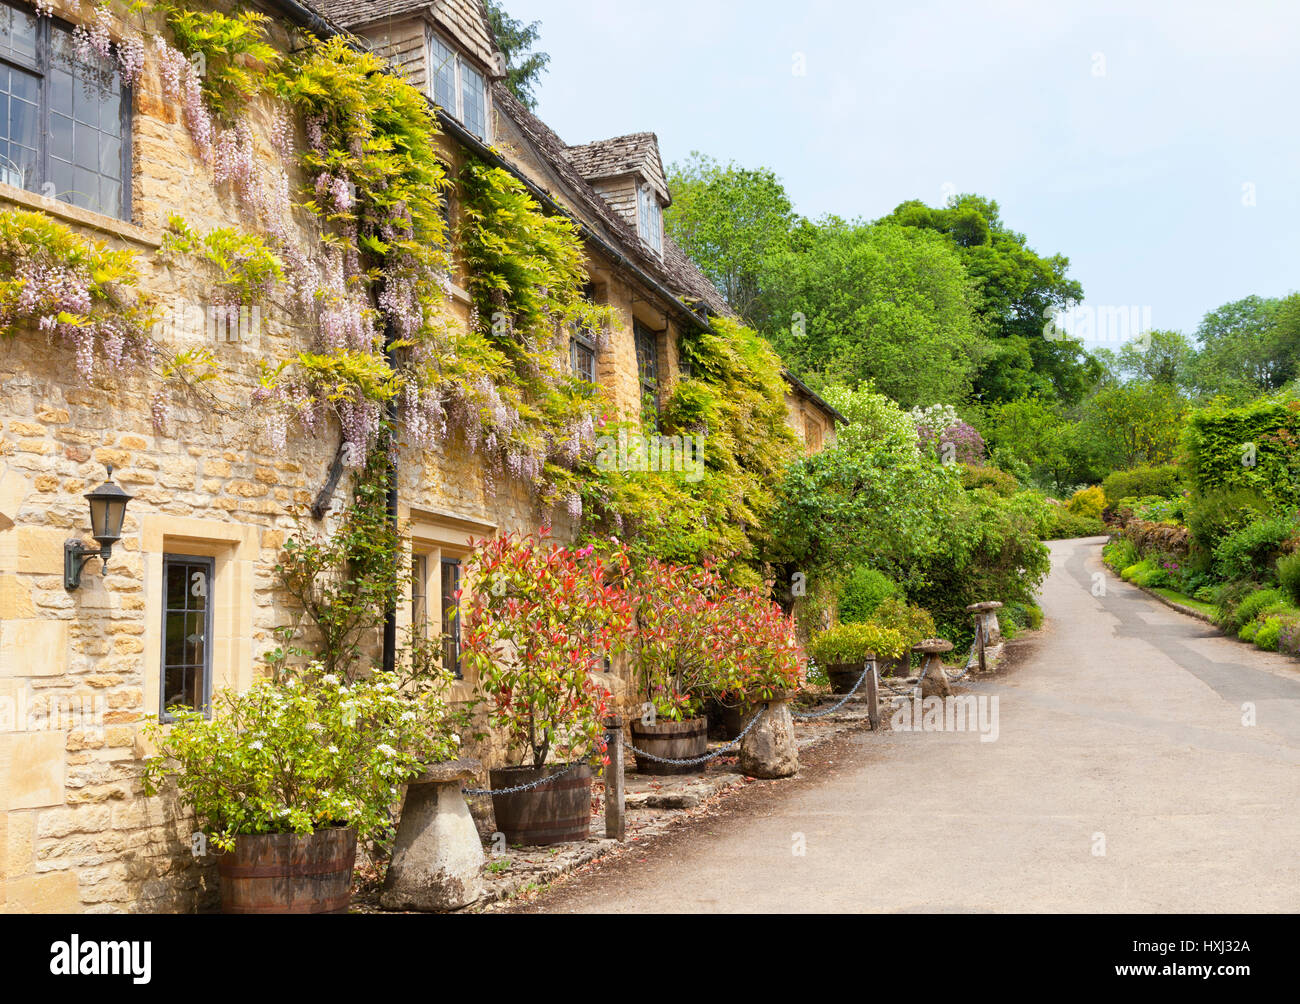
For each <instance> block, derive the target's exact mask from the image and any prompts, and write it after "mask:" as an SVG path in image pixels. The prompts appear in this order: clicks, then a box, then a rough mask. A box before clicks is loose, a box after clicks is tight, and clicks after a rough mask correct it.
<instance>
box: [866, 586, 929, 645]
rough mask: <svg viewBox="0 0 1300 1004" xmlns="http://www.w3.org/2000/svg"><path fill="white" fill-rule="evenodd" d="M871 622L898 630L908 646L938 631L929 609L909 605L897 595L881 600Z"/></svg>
mask: <svg viewBox="0 0 1300 1004" xmlns="http://www.w3.org/2000/svg"><path fill="white" fill-rule="evenodd" d="M871 623H872V624H873V625H874V626H876V627H878V628H882V629H884V630H887V631H897V632H898V634H899V635H900V636H901V637H902V639H903V642H904V644H905V645H906V646H907V648H911V647H912V646H913V645H915V644H917V643H918V642H921V641H925V640H926V639H927V638H933V637H934V636H935V635H936V634H937V633H938V628H936V627H935V624H934V618H933V617H931V616H930V613H929V611H927V610H923V609H922V608H921V607H917V606H909V605H908V604H906V603H904V602H903V601H902V600H901V599H899V598H898V597H897V596H887V597H885V598H884V599H883V600H881V601H880V603H879V604H878V605H877V607H876V609H875V612H874V613H873V614H872V615H871Z"/></svg>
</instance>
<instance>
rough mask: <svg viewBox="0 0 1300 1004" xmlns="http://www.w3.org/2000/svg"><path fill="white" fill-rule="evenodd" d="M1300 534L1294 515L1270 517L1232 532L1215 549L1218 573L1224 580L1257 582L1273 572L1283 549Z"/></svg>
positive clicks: (1215, 569) (1215, 564)
mask: <svg viewBox="0 0 1300 1004" xmlns="http://www.w3.org/2000/svg"><path fill="white" fill-rule="evenodd" d="M1295 532H1296V520H1295V516H1294V515H1286V516H1268V517H1265V518H1264V519H1257V520H1254V521H1252V522H1250V523H1247V524H1246V525H1245V526H1243V527H1240V528H1238V529H1236V530H1233V531H1231V532H1230V533H1228V534H1227V535H1226V536H1224V537H1223V538H1222V539H1221V540H1220V541H1219V543H1218V546H1216V547H1215V548H1214V571H1215V573H1216V574H1217V575H1219V576H1220V577H1221V578H1223V579H1247V578H1256V577H1257V576H1258V573H1259V572H1260V571H1261V570H1262V571H1264V572H1265V574H1267V573H1268V571H1269V570H1271V569H1272V568H1273V567H1274V565H1275V563H1276V560H1277V557H1278V555H1279V553H1280V552H1281V550H1282V545H1283V544H1284V543H1285V542H1286V541H1287V540H1288V539H1290V537H1291V536H1292V535H1293V534H1294V533H1295Z"/></svg>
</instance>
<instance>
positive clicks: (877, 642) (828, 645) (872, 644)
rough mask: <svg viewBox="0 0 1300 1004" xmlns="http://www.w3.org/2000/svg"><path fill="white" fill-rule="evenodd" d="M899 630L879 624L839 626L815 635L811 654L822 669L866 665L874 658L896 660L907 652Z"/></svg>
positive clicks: (809, 651)
mask: <svg viewBox="0 0 1300 1004" xmlns="http://www.w3.org/2000/svg"><path fill="white" fill-rule="evenodd" d="M907 649H908V646H907V645H905V644H904V643H903V638H902V636H901V635H900V634H899V633H898V632H897V631H891V630H890V629H888V628H882V627H879V626H877V625H875V624H836V625H835V626H834V627H832V628H829V629H828V630H826V631H822V632H821V633H820V634H817V635H814V636H813V639H812V641H811V642H810V643H809V645H808V654H809V655H810V656H812V658H813V660H814V661H815V662H816V663H818V664H819V665H821V666H840V665H846V664H848V663H859V662H865V661H866V660H867V659H868V658H870V657H871V656H873V655H875V656H879V657H880V658H882V659H894V658H897V657H898V656H900V655H902V654H903V653H904V652H906V651H907Z"/></svg>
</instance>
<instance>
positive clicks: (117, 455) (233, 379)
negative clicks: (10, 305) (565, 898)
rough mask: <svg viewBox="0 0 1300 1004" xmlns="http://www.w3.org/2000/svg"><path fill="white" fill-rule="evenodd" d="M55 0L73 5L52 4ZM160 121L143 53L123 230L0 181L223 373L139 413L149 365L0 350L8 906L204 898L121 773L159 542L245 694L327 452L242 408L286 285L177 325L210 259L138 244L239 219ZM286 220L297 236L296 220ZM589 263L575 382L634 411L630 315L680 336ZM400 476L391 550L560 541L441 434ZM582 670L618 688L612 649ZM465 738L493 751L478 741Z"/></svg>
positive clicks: (2, 760)
mask: <svg viewBox="0 0 1300 1004" xmlns="http://www.w3.org/2000/svg"><path fill="white" fill-rule="evenodd" d="M56 6H57V7H58V8H59V10H60V11H61V12H63V13H64V14H65V15H66V16H68V17H69V19H72V17H73V15H72V13H71V10H72V6H71V4H70V3H63V4H56ZM87 9H88V8H87ZM280 42H281V44H284V43H285V42H286V39H285V37H284V36H281V37H280ZM179 115H180V108H179V107H177V105H176V104H175V103H174V102H171V101H169V100H167V99H166V98H165V97H164V95H163V93H162V88H161V81H160V77H159V72H158V65H157V60H156V58H155V56H154V52H153V50H152V48H151V49H150V50H149V57H148V58H147V60H146V65H145V71H144V75H143V78H142V80H141V81H140V83H139V84H138V86H137V87H136V89H135V95H134V115H133V118H132V134H133V137H132V138H133V143H134V175H133V179H132V183H133V191H134V198H133V211H134V219H133V220H132V221H130V222H121V221H117V220H112V219H109V218H107V217H102V216H98V215H96V214H93V213H88V212H84V211H81V210H76V209H73V208H71V207H68V206H64V205H62V204H61V203H53V202H51V201H49V200H43V199H39V198H37V197H35V196H32V195H30V194H28V193H25V192H22V191H19V190H17V189H14V188H11V187H9V186H5V185H0V207H3V208H10V207H14V206H17V207H21V208H28V209H40V210H43V211H46V212H49V213H51V214H52V215H54V216H56V217H58V218H59V219H61V220H62V221H64V222H66V223H67V224H68V225H70V226H72V227H73V228H74V229H76V230H78V231H80V232H82V233H84V234H86V235H87V236H91V237H94V238H96V239H102V240H105V241H107V242H109V243H110V244H112V245H115V246H119V247H127V248H130V249H132V250H133V251H135V252H137V254H138V255H139V257H140V260H141V269H142V281H141V284H140V285H141V288H142V290H143V291H145V292H147V293H149V294H151V295H152V296H154V297H156V298H157V299H158V301H159V302H160V304H161V305H162V306H163V307H164V309H165V310H166V311H167V312H168V316H169V317H170V318H172V319H173V323H169V324H168V325H166V326H165V327H164V328H163V329H161V331H160V333H159V338H160V340H161V341H163V342H164V343H167V344H168V345H169V349H168V351H176V350H179V349H183V348H186V347H192V346H199V345H204V346H206V347H208V348H210V349H211V350H212V351H213V352H214V353H215V355H216V357H217V360H218V362H219V367H220V371H221V375H222V382H221V383H220V384H219V385H217V386H216V387H215V388H213V389H209V390H196V391H193V392H181V391H177V392H175V393H174V394H173V396H172V400H171V406H170V414H169V415H168V416H167V417H166V420H165V421H164V422H163V423H162V426H161V428H158V427H155V424H154V419H153V409H154V403H155V402H154V395H155V393H156V392H157V390H158V388H159V386H160V383H159V380H158V377H157V374H149V373H139V372H127V373H123V374H118V375H113V374H109V373H97V374H96V375H95V376H94V378H93V379H91V380H90V381H84V380H82V379H81V378H79V377H78V376H77V374H76V369H75V366H74V365H73V362H72V359H71V352H70V350H69V349H68V348H67V347H66V346H64V345H63V344H62V343H60V342H57V341H56V342H51V341H49V340H48V339H47V338H46V337H45V336H44V335H41V334H38V333H36V332H31V331H29V332H20V333H18V334H17V336H16V337H14V338H12V339H9V340H6V342H5V343H4V344H3V351H0V910H4V911H8V912H31V911H60V912H62V911H92V912H109V911H187V910H195V909H201V908H205V907H207V906H210V905H211V904H212V902H213V895H214V888H215V876H214V874H213V868H212V864H211V859H200V858H196V857H195V856H194V854H193V853H192V852H191V837H192V834H193V831H194V825H193V822H192V820H190V819H188V818H185V815H184V814H183V813H181V812H180V811H178V808H177V805H176V803H175V801H174V799H171V798H169V797H166V796H160V797H158V798H153V799H148V798H145V797H144V795H143V792H142V789H141V785H140V782H139V774H140V769H141V764H142V759H143V757H145V756H146V755H147V754H148V752H149V750H148V748H147V744H146V743H145V741H144V740H143V738H142V736H141V734H140V731H139V730H140V727H141V725H142V724H143V723H144V722H145V721H147V720H149V719H151V718H153V717H155V716H156V715H157V713H158V710H159V703H160V690H161V684H160V673H161V659H162V657H161V648H162V646H161V635H162V620H163V616H162V606H163V598H162V589H163V583H162V572H163V555H164V554H166V553H179V554H186V555H199V556H205V557H210V558H211V559H212V560H213V562H214V568H215V574H214V580H213V596H212V605H213V609H214V624H213V628H214V636H215V637H214V638H213V639H212V647H213V676H214V680H213V689H214V690H215V689H219V688H221V687H230V688H235V689H243V688H246V687H248V686H249V685H250V684H251V683H252V682H253V681H254V680H255V679H256V678H257V677H258V675H259V674H260V673H261V672H262V657H263V655H264V653H265V652H267V651H268V650H270V649H272V648H274V647H276V644H277V643H276V640H275V638H274V636H273V633H272V632H273V630H274V629H275V628H276V627H277V626H280V625H283V624H285V623H287V622H289V620H290V619H291V617H292V612H291V610H290V609H289V606H288V603H287V598H286V597H285V596H284V595H283V593H282V592H281V591H280V590H279V588H278V586H277V581H276V576H275V572H274V566H275V563H276V561H277V557H278V555H279V553H280V549H281V547H282V545H283V543H284V541H285V539H286V536H287V535H288V534H291V533H292V532H293V531H294V528H295V526H296V524H295V521H294V518H293V517H292V516H291V515H290V512H289V508H290V507H291V506H295V505H296V506H303V505H305V504H307V503H309V502H310V501H311V500H312V499H313V498H314V497H315V496H316V494H317V492H318V491H319V490H320V488H321V486H322V484H323V483H324V481H325V479H326V475H327V471H328V469H329V466H330V464H331V461H332V460H333V458H334V455H335V452H336V450H337V444H338V435H339V433H338V430H337V428H336V427H331V428H327V429H321V430H317V433H316V434H313V435H309V434H306V433H304V432H303V431H302V430H299V429H291V430H290V440H289V443H288V447H287V449H284V450H281V451H277V450H274V449H272V447H271V446H270V443H269V441H268V439H267V436H266V433H265V430H264V429H263V427H262V423H261V422H260V420H259V416H258V415H257V414H256V411H255V409H254V408H252V407H251V406H250V404H249V402H250V401H251V399H252V395H253V391H254V390H255V388H256V386H257V380H258V373H259V370H258V362H259V360H260V359H264V358H266V359H284V358H288V357H289V356H291V355H292V354H293V353H294V352H296V351H299V350H302V349H311V348H313V339H314V337H315V332H314V326H313V325H311V324H307V323H304V321H303V318H302V315H301V312H300V311H298V310H297V309H295V307H294V306H293V305H292V304H291V303H289V302H287V299H285V298H284V297H280V298H278V299H273V300H272V301H269V302H267V303H265V304H263V305H261V306H262V310H261V326H260V330H259V331H258V332H256V333H255V335H254V336H253V337H251V338H248V339H245V340H243V341H240V342H234V343H231V342H221V343H217V344H212V343H211V340H210V339H208V338H207V336H206V334H205V332H204V331H203V327H202V325H201V324H200V325H199V326H198V328H197V329H195V328H194V327H193V326H189V325H187V324H186V323H184V318H186V317H189V316H193V315H194V314H195V313H196V312H197V313H198V314H199V315H200V316H201V314H202V311H203V309H204V308H205V307H206V296H207V291H208V290H209V289H210V288H211V286H212V275H211V274H210V273H209V272H208V271H206V266H204V265H203V264H202V263H195V262H174V263H172V264H171V265H166V264H164V263H163V262H162V261H161V260H160V259H159V257H158V255H157V251H158V248H159V246H160V242H161V230H162V228H163V226H164V225H165V222H166V220H167V217H168V216H169V215H170V214H172V213H180V214H182V215H183V216H185V218H186V219H187V220H188V221H189V222H190V223H191V224H192V225H193V226H194V227H195V228H196V229H198V230H200V231H206V230H209V229H212V228H215V227H220V226H236V227H242V228H245V229H255V225H254V224H250V222H249V219H248V214H247V212H246V211H245V210H244V209H243V208H241V205H240V203H239V200H238V197H237V196H236V195H235V193H233V192H231V191H228V190H218V189H217V188H215V187H214V185H213V182H212V175H211V171H210V169H209V168H208V167H207V166H205V165H204V164H203V163H202V162H201V160H200V159H199V156H198V152H197V150H196V148H195V146H194V143H193V141H192V140H191V137H190V135H189V132H188V130H187V128H186V126H185V125H184V123H183V122H182V121H181V120H180V118H179ZM250 122H251V124H252V127H253V132H254V137H255V141H256V146H257V153H258V159H259V162H260V163H261V164H262V165H264V167H265V168H266V170H267V171H268V173H270V172H272V171H278V170H279V168H280V166H281V161H280V159H279V157H278V155H277V154H276V153H274V152H273V148H272V144H271V139H270V137H271V124H272V116H271V113H270V109H269V107H259V108H256V109H255V110H254V111H253V113H252V114H251V115H250ZM447 152H448V154H449V155H450V156H451V157H452V158H453V159H456V158H457V157H458V156H459V153H458V151H455V150H453V149H450V148H449V149H448V151H447ZM286 166H287V167H289V169H290V173H291V178H292V180H293V182H294V185H295V188H296V187H297V184H298V181H299V179H298V178H297V177H296V176H295V175H294V172H293V169H292V167H291V166H288V165H286ZM296 223H297V227H298V231H299V233H300V236H301V239H302V241H303V242H304V244H305V245H307V246H314V243H315V242H316V241H317V240H318V235H317V233H316V231H315V229H314V225H313V223H312V221H311V220H310V219H308V218H305V217H304V218H299V219H297V220H296ZM590 269H591V273H592V277H593V281H594V282H595V283H596V284H597V286H598V290H599V292H600V295H601V297H602V299H604V300H605V302H608V303H609V304H610V305H611V306H613V307H614V311H615V316H616V321H615V323H614V324H613V325H612V327H611V330H610V332H609V334H608V340H607V343H606V346H605V348H604V350H603V351H602V352H601V353H600V356H599V369H598V379H599V381H600V383H601V384H602V386H603V387H604V388H605V390H606V392H607V394H608V395H609V397H610V399H611V402H612V406H613V407H614V408H615V409H616V410H617V411H618V412H620V413H622V414H623V415H625V416H633V415H636V414H639V411H640V385H639V380H638V377H637V371H636V354H635V349H634V342H633V336H632V322H633V317H634V316H636V317H638V318H640V319H641V320H643V321H645V322H646V323H647V324H649V325H650V326H651V327H652V328H654V329H656V330H660V331H662V332H663V334H662V335H661V336H660V351H661V371H662V373H663V375H664V383H665V389H667V388H668V387H670V386H671V382H672V380H673V379H674V374H675V373H676V370H677V358H676V342H677V337H678V334H679V332H678V330H677V328H676V327H675V325H674V324H672V323H669V321H668V318H667V316H666V315H665V314H664V312H663V309H662V308H655V307H653V306H652V305H651V304H652V303H653V302H654V295H653V294H650V293H648V292H647V291H645V290H641V289H639V288H638V287H637V285H636V284H635V282H634V280H632V279H631V278H629V276H627V275H626V274H624V273H623V272H622V271H620V270H619V269H618V268H616V267H615V265H614V264H613V263H610V262H607V261H604V260H602V259H601V258H600V257H599V256H598V255H593V257H592V259H591V262H590ZM457 278H458V280H459V285H457V286H456V287H455V288H454V289H453V292H452V295H451V297H450V298H449V300H448V304H447V309H448V311H449V312H450V314H451V315H452V317H453V318H455V319H457V320H458V321H459V322H460V323H463V322H464V321H465V319H466V318H467V317H468V313H469V302H468V297H467V296H466V295H465V294H464V293H463V292H462V287H463V284H464V276H463V274H462V275H461V276H459V277H457ZM108 464H111V465H112V466H113V468H114V478H115V480H116V481H117V482H118V483H119V484H121V485H122V487H123V488H125V489H126V490H127V491H128V492H130V493H131V494H132V495H133V496H134V499H133V500H132V502H131V503H130V506H129V508H128V513H127V519H126V524H125V527H124V531H123V539H122V541H121V543H120V544H119V545H118V546H117V547H115V549H114V552H113V557H112V560H111V561H110V563H109V565H108V567H107V569H105V570H103V571H101V568H100V563H99V562H98V561H97V560H93V561H91V562H90V563H89V565H88V568H87V572H86V574H85V576H84V577H83V580H82V581H83V584H82V587H81V588H80V589H79V590H77V591H75V592H68V591H66V590H65V589H64V585H63V545H64V542H65V541H66V540H67V539H69V538H70V537H76V538H82V537H86V536H87V530H88V510H87V504H86V501H85V499H84V498H83V495H84V493H85V492H87V491H89V490H91V489H93V488H94V487H95V486H97V485H98V484H99V483H101V482H102V481H103V480H104V476H105V465H108ZM400 471H401V479H400V494H401V498H402V512H401V515H402V518H403V520H404V521H405V523H406V525H408V526H409V527H410V529H411V535H412V539H413V542H414V543H413V546H417V547H427V548H430V549H433V551H431V553H441V552H442V551H444V550H445V551H449V552H450V553H452V554H455V555H457V556H460V555H463V554H464V553H465V551H466V548H467V547H468V541H469V540H471V539H473V538H476V537H477V538H481V537H483V536H487V535H489V534H494V533H502V532H510V531H518V532H524V533H528V532H535V531H537V530H538V528H539V526H541V525H542V523H543V522H550V523H552V524H553V532H554V533H555V534H556V535H557V536H559V537H561V538H562V539H567V538H568V537H570V536H571V534H572V530H573V528H572V527H571V526H570V525H569V522H568V518H567V516H566V515H565V514H564V513H563V512H558V513H547V512H542V511H540V510H539V509H538V507H537V506H536V504H535V503H534V498H533V490H532V486H531V485H528V484H523V483H519V482H517V481H512V480H511V479H509V478H508V476H506V475H505V474H504V473H501V472H489V471H488V470H485V469H484V467H483V465H482V463H481V461H480V459H479V458H478V457H476V456H475V455H473V454H471V453H469V452H468V451H467V450H466V449H465V447H464V445H463V444H461V443H458V442H457V441H454V440H453V441H451V442H448V443H447V444H446V445H445V446H444V447H442V448H440V449H439V450H436V451H433V452H429V453H416V452H414V451H411V450H404V451H402V455H401V458H400ZM346 487H347V486H346V483H344V484H343V485H341V486H340V493H341V492H344V491H346ZM333 519H334V517H328V518H327V519H326V521H325V522H324V523H323V524H321V528H322V529H328V528H329V527H330V526H331V523H332V520H333ZM409 622H410V604H409V603H408V604H403V606H402V607H401V608H399V627H405V626H406V625H408V624H409ZM604 680H605V682H606V683H608V684H609V685H610V686H611V687H612V689H613V690H614V691H615V692H616V694H619V695H623V694H625V693H626V690H627V674H626V672H625V670H624V669H623V667H622V666H621V665H620V666H618V667H616V672H615V673H614V674H612V675H610V676H607V677H605V678H604ZM472 687H473V681H472V680H468V681H465V682H463V683H459V684H457V685H456V692H455V694H454V695H453V696H454V697H455V698H457V699H460V698H464V697H467V696H468V695H469V693H470V691H471V690H472ZM5 709H8V716H9V717H8V720H7V721H6V720H5V719H4V718H3V714H4V712H5ZM473 752H475V753H476V754H478V755H481V756H483V757H484V758H485V759H486V761H487V762H488V763H489V764H496V763H499V762H500V761H501V753H502V751H501V748H500V744H499V742H496V741H494V740H492V739H489V740H488V741H487V742H486V743H485V744H484V745H483V746H482V747H481V748H479V749H476V750H474V751H473Z"/></svg>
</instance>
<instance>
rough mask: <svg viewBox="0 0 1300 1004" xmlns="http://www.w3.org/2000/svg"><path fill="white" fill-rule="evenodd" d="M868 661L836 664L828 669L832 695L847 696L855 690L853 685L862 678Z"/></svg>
mask: <svg viewBox="0 0 1300 1004" xmlns="http://www.w3.org/2000/svg"><path fill="white" fill-rule="evenodd" d="M866 665H867V663H866V660H863V661H862V662H835V663H831V664H830V665H829V666H827V667H826V677H827V679H829V680H830V681H831V693H832V694H847V693H848V692H849V691H851V690H852V689H853V685H854V684H855V683H857V682H858V680H859V679H860V678H861V677H862V671H863V669H865V668H866Z"/></svg>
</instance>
